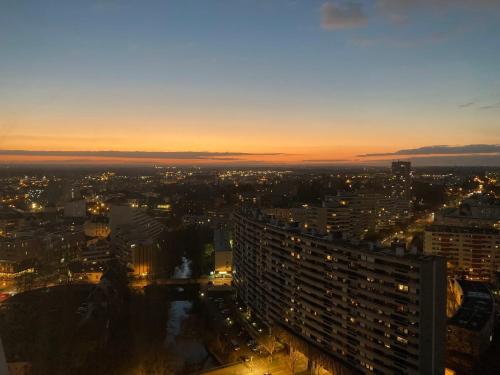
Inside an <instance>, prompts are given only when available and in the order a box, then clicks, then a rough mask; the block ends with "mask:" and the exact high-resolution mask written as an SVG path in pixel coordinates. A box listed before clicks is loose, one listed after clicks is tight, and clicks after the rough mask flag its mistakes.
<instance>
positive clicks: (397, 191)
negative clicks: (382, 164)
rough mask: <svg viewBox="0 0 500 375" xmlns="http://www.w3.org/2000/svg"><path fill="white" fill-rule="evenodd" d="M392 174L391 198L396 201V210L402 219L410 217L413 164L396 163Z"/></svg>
mask: <svg viewBox="0 0 500 375" xmlns="http://www.w3.org/2000/svg"><path fill="white" fill-rule="evenodd" d="M391 172H392V176H391V179H390V184H391V196H392V197H393V198H395V199H396V202H395V203H396V204H395V207H394V208H395V210H396V212H397V214H398V215H400V216H401V217H405V216H408V214H409V212H410V207H411V163H410V162H409V161H399V160H398V161H394V162H392V165H391Z"/></svg>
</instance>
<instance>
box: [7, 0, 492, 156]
mask: <svg viewBox="0 0 500 375" xmlns="http://www.w3.org/2000/svg"><path fill="white" fill-rule="evenodd" d="M147 5H148V6H143V4H139V3H138V2H135V1H128V0H123V1H118V0H116V1H114V0H106V1H104V0H99V1H90V2H79V3H67V2H62V1H51V2H44V3H41V2H35V1H27V2H23V3H20V2H14V1H6V2H3V4H2V5H1V6H0V7H1V12H0V31H1V35H2V37H1V38H0V49H1V50H2V51H3V52H4V53H3V54H2V55H3V58H2V60H1V61H0V72H1V73H2V88H1V89H0V103H1V104H0V110H1V111H2V114H3V116H2V121H1V122H0V149H2V150H28V151H107V150H112V151H127V152H129V151H146V152H193V153H199V152H201V153H204V152H209V153H230V154H237V155H238V156H239V157H238V159H239V160H238V163H250V164H306V165H309V164H367V163H368V164H369V163H373V160H376V159H381V160H386V159H387V157H378V158H377V157H359V156H358V155H365V154H387V153H394V152H398V150H402V149H417V148H422V147H428V146H433V145H451V146H456V145H461V146H463V145H474V144H487V145H498V144H500V132H499V131H498V123H497V118H498V114H499V111H500V106H499V103H500V91H499V90H498V87H499V84H500V74H499V72H498V69H497V66H498V63H499V62H500V52H499V51H498V48H496V41H497V39H498V36H499V35H500V26H499V25H500V23H499V22H498V20H499V17H500V6H499V4H498V2H496V1H487V0H482V1H468V0H460V1H447V0H441V1H438V2H431V1H423V2H419V3H418V4H414V3H411V4H408V2H405V1H399V0H391V1H387V0H385V1H383V0H377V1H375V2H366V1H359V2H353V1H311V2H309V1H307V2H305V1H274V2H263V1H213V2H204V3H203V4H200V3H198V2H193V1H182V2H181V1H151V2H149V3H148V4H147ZM497 151H498V150H497ZM457 155H460V157H459V158H458V159H455V158H450V155H449V154H448V153H447V155H440V154H437V155H426V158H425V159H423V155H421V154H418V155H414V156H413V158H412V161H413V162H416V164H422V165H436V164H444V165H458V164H465V165H482V164H484V165H499V164H500V161H499V154H498V152H494V153H493V154H492V153H491V152H489V153H487V155H486V154H484V155H483V154H482V153H478V152H477V151H476V152H473V155H471V154H470V153H464V152H460V153H458V154H457ZM406 156H408V155H406ZM410 156H411V155H410ZM417 156H418V157H419V158H418V159H417V158H416V157H417ZM431 156H432V157H431ZM434 156H435V157H434ZM2 158H3V160H4V161H5V162H7V163H11V162H12V163H17V162H20V163H32V162H33V163H40V162H53V161H54V160H55V159H57V160H56V161H57V162H58V163H64V162H75V161H77V162H82V158H69V159H68V158H64V157H62V158H61V157H57V158H55V157H53V158H48V157H47V156H42V155H37V156H34V155H24V156H22V155H21V154H18V155H15V156H14V155H7V154H6V153H5V152H2ZM75 159H78V160H75ZM218 159H219V160H216V163H222V164H234V163H235V160H234V159H235V158H234V156H233V157H232V159H231V160H229V159H228V157H227V156H226V160H224V161H223V160H221V158H218ZM88 161H89V162H92V163H105V162H109V158H96V160H93V159H92V160H88ZM115 161H117V162H123V161H126V162H141V161H140V160H139V161H137V160H132V159H120V160H115ZM153 161H154V160H153ZM166 162H167V163H172V162H174V163H175V164H199V163H200V159H199V158H194V159H192V160H186V159H184V158H183V159H182V160H180V159H179V158H173V159H169V160H166ZM212 163H213V160H212ZM375 163H376V162H375Z"/></svg>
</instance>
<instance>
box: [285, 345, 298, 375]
mask: <svg viewBox="0 0 500 375" xmlns="http://www.w3.org/2000/svg"><path fill="white" fill-rule="evenodd" d="M299 358H300V354H299V352H298V351H296V350H294V349H293V348H292V347H290V354H289V355H288V357H287V359H286V362H287V365H288V369H289V370H290V373H291V374H292V375H295V371H296V370H297V364H298V361H299Z"/></svg>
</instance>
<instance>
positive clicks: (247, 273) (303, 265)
mask: <svg viewBox="0 0 500 375" xmlns="http://www.w3.org/2000/svg"><path fill="white" fill-rule="evenodd" d="M234 224H235V225H234V248H233V252H234V261H233V267H234V269H233V272H234V274H233V279H234V284H235V287H236V290H237V293H238V297H239V298H240V299H241V300H242V301H243V303H245V304H246V305H247V306H248V307H249V308H250V309H251V311H252V312H253V313H254V314H256V315H257V316H258V317H259V318H260V319H261V320H262V321H264V322H267V324H269V325H270V326H274V325H279V326H281V327H285V328H286V329H287V330H288V331H290V332H292V333H293V334H295V335H297V336H298V337H300V338H302V339H304V340H305V341H307V342H309V343H310V344H311V345H313V346H315V347H318V348H320V349H322V350H323V351H324V352H325V353H327V354H328V355H329V356H331V357H333V358H335V359H337V360H339V361H340V362H342V363H347V364H348V365H349V366H350V367H351V368H353V369H354V372H361V373H365V374H369V373H375V374H414V375H417V374H419V375H438V374H443V373H444V349H445V324H446V322H445V320H446V308H445V304H446V264H445V261H444V260H443V259H442V258H439V257H433V256H424V255H416V254H399V255H396V254H395V253H391V252H389V251H374V250H369V249H363V248H360V247H354V246H351V245H348V244H346V243H344V242H334V241H332V240H327V239H325V238H323V237H318V236H312V235H308V234H305V233H303V232H301V231H300V230H298V229H297V226H292V225H288V226H287V225H286V224H285V225H282V224H279V223H278V222H274V223H273V222H271V221H270V220H269V217H267V216H265V215H263V214H261V213H260V212H258V211H252V212H240V213H237V214H235V215H234Z"/></svg>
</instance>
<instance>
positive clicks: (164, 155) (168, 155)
mask: <svg viewBox="0 0 500 375" xmlns="http://www.w3.org/2000/svg"><path fill="white" fill-rule="evenodd" d="M0 155H15V156H56V157H96V158H132V159H176V160H221V161H222V160H223V161H230V160H241V159H244V158H245V157H249V156H279V155H284V154H281V153H247V152H208V151H179V152H177V151H172V152H169V151H166V152H154V151H32V150H0Z"/></svg>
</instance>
